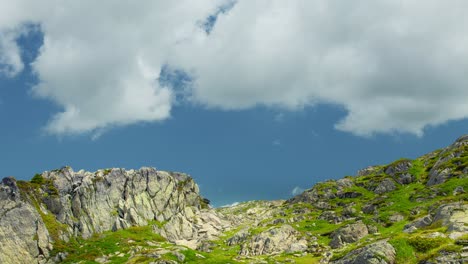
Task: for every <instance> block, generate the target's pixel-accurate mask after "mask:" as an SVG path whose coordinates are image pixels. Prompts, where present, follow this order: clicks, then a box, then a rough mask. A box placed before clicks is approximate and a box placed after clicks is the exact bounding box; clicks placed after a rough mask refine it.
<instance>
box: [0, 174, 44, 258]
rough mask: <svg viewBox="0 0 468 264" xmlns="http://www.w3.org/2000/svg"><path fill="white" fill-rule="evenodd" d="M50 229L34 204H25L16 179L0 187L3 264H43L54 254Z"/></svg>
mask: <svg viewBox="0 0 468 264" xmlns="http://www.w3.org/2000/svg"><path fill="white" fill-rule="evenodd" d="M51 242H52V239H51V237H50V235H49V232H48V231H47V228H46V226H45V224H44V222H43V220H42V218H41V216H40V215H39V213H38V212H37V211H36V208H34V207H33V206H32V205H31V204H29V203H26V202H24V201H22V200H21V195H20V191H19V189H18V186H17V184H16V181H15V179H13V178H4V179H3V180H2V182H1V183H0V263H38V262H39V263H42V262H44V261H45V258H48V257H49V252H50V250H52V245H51Z"/></svg>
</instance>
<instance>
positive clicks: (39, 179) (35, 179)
mask: <svg viewBox="0 0 468 264" xmlns="http://www.w3.org/2000/svg"><path fill="white" fill-rule="evenodd" d="M44 181H45V180H44V177H42V175H41V174H39V173H38V174H36V175H34V177H32V179H31V183H33V184H38V185H41V184H43V183H44Z"/></svg>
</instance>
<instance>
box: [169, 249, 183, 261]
mask: <svg viewBox="0 0 468 264" xmlns="http://www.w3.org/2000/svg"><path fill="white" fill-rule="evenodd" d="M172 254H174V256H175V257H176V258H177V260H179V261H180V262H184V260H185V255H184V254H182V253H180V252H179V251H175V252H173V253H172Z"/></svg>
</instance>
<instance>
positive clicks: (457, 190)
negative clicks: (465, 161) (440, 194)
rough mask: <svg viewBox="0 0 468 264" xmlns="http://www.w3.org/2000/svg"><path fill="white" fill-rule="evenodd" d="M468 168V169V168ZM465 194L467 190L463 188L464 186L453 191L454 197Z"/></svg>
mask: <svg viewBox="0 0 468 264" xmlns="http://www.w3.org/2000/svg"><path fill="white" fill-rule="evenodd" d="M467 168H468V167H467ZM463 193H465V189H464V188H463V186H457V187H456V188H455V189H454V190H453V193H452V194H453V195H459V194H463Z"/></svg>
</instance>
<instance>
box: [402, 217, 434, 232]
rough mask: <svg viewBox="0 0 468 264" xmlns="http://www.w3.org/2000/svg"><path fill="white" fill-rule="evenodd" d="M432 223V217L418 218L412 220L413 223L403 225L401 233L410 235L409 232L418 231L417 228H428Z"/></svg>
mask: <svg viewBox="0 0 468 264" xmlns="http://www.w3.org/2000/svg"><path fill="white" fill-rule="evenodd" d="M432 221H433V219H432V217H431V216H430V215H426V216H423V217H420V218H418V219H416V220H414V221H413V222H411V223H409V224H407V225H405V227H404V229H403V231H404V232H406V233H411V232H410V230H414V229H419V228H423V227H426V226H429V225H431V224H432Z"/></svg>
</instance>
